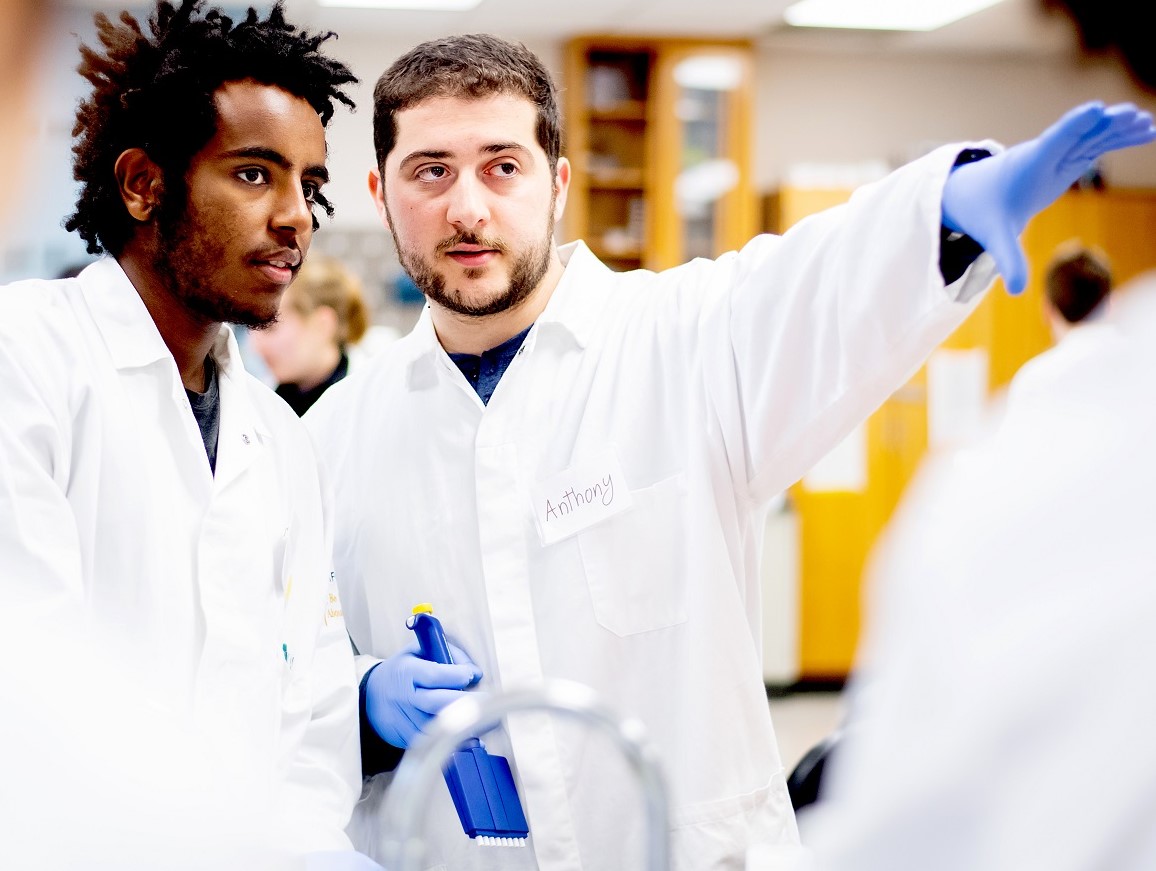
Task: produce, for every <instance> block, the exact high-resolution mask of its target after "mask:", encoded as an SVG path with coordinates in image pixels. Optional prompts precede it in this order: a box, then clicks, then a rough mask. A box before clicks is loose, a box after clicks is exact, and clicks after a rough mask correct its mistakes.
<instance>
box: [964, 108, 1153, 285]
mask: <svg viewBox="0 0 1156 871" xmlns="http://www.w3.org/2000/svg"><path fill="white" fill-rule="evenodd" d="M1153 139H1156V127H1154V126H1153V124H1152V116H1151V115H1150V114H1149V113H1148V112H1141V111H1140V110H1138V109H1137V108H1136V107H1135V106H1133V105H1132V104H1130V103H1122V104H1120V105H1117V106H1111V107H1108V106H1105V105H1104V104H1103V103H1099V102H1095V103H1085V104H1084V105H1083V106H1078V107H1076V108H1075V109H1072V110H1071V111H1070V112H1068V113H1067V114H1066V115H1064V117H1063V118H1061V119H1060V120H1059V121H1057V122H1056V123H1055V124H1053V125H1052V126H1051V127H1049V128H1048V129H1047V130H1045V131H1044V132H1043V133H1041V134H1040V135H1039V136H1038V137H1036V138H1035V139H1031V140H1029V141H1027V142H1021V143H1020V144H1019V145H1015V146H1012V147H1011V148H1009V149H1008V150H1007V151H1004V152H1002V153H1000V154H996V155H993V156H991V157H988V158H984V159H983V160H977V161H975V162H974V163H966V164H963V165H962V166H957V167H956V168H955V169H954V170H952V173H951V175H950V176H948V179H947V183H946V184H945V185H944V188H943V224H944V226H945V227H947V228H948V229H949V230H954V231H955V232H957V233H966V234H967V235H968V236H970V237H971V238H972V239H974V240H975V241H976V242H978V243H979V244H980V245H982V246H983V249H984V250H985V251H986V252H987V253H988V254H990V255H991V256H992V258H993V259H994V260H995V265H996V268H997V269H998V270H999V272H1000V275H1001V276H1003V280H1004V284H1005V285H1006V286H1007V289H1008V291H1009V292H1010V293H1012V294H1017V293H1020V292H1021V291H1022V290H1023V289H1024V286H1025V285H1026V284H1027V274H1028V265H1027V259H1026V258H1025V256H1024V252H1023V249H1022V248H1021V247H1020V244H1019V235H1020V234H1021V233H1022V232H1023V230H1024V227H1025V226H1027V223H1028V221H1029V220H1030V219H1031V218H1032V217H1033V216H1034V215H1036V213H1038V212H1040V211H1041V210H1042V209H1044V208H1045V207H1047V206H1048V205H1050V204H1051V203H1052V202H1054V201H1055V200H1056V199H1057V198H1059V196H1060V194H1062V193H1064V191H1066V190H1067V189H1068V188H1069V187H1071V185H1072V183H1073V182H1075V181H1076V180H1077V179H1079V178H1080V177H1081V176H1082V175H1083V174H1084V173H1086V172H1087V171H1088V170H1089V169H1091V168H1092V165H1093V164H1094V163H1095V161H1096V159H1097V158H1098V157H1100V155H1102V154H1105V153H1107V152H1109V151H1115V150H1116V149H1120V148H1129V147H1131V146H1133V145H1143V144H1144V143H1146V142H1151V141H1153Z"/></svg>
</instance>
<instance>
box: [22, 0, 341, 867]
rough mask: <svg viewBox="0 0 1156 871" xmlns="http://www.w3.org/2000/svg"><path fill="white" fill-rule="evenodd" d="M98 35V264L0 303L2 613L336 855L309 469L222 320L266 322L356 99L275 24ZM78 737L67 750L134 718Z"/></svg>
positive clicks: (325, 619)
mask: <svg viewBox="0 0 1156 871" xmlns="http://www.w3.org/2000/svg"><path fill="white" fill-rule="evenodd" d="M96 20H97V25H98V37H99V43H100V46H99V47H96V48H94V47H89V46H86V47H83V48H82V49H81V53H82V58H83V59H82V63H81V65H80V67H79V71H80V73H81V75H83V76H84V77H85V78H86V79H87V80H88V81H89V82H90V83H91V85H92V91H91V94H90V95H89V96H88V97H87V98H86V99H85V100H84V101H83V102H81V104H80V106H79V109H78V113H77V119H76V125H75V128H74V136H75V147H74V149H73V151H74V155H75V176H76V179H77V181H79V182H80V195H79V199H78V202H77V205H76V211H75V212H74V213H73V214H72V215H71V216H70V217H69V218H68V220H67V223H66V226H67V227H68V228H69V229H71V230H75V231H77V232H78V233H79V234H80V235H81V237H82V238H84V240H85V241H86V242H87V243H88V250H89V251H90V252H91V253H93V254H104V255H105V256H103V257H102V258H101V259H99V260H98V261H97V262H96V263H94V264H93V265H92V266H90V267H88V268H87V269H85V270H84V271H83V272H82V273H81V274H80V275H79V277H77V278H75V279H66V280H59V281H25V282H19V283H15V284H11V285H9V286H7V287H3V288H0V383H2V384H3V385H4V388H3V391H2V392H0V580H2V581H3V584H4V589H5V597H6V608H9V609H15V610H12V611H10V612H9V613H20V614H21V615H22V617H23V619H24V621H25V622H33V625H43V626H45V627H46V628H49V627H51V626H52V625H53V623H54V621H55V617H56V615H58V614H60V615H67V616H68V617H69V618H70V619H71V618H74V617H75V615H76V614H78V613H79V614H81V615H82V616H83V619H84V620H85V621H87V622H88V623H89V624H90V625H94V626H96V627H98V630H99V631H101V632H103V633H104V635H105V637H115V642H116V643H117V644H118V645H119V644H123V645H124V646H125V649H127V650H129V651H132V652H133V654H134V655H135V656H136V657H137V658H138V659H141V660H147V664H148V666H149V667H150V668H151V669H152V671H151V672H150V675H155V676H153V677H152V678H151V679H152V680H155V681H157V683H156V684H155V687H156V688H155V689H154V690H152V691H151V692H149V693H147V695H149V696H150V697H151V696H154V695H160V696H162V697H163V698H164V699H166V700H168V701H169V702H171V703H173V704H175V705H177V708H178V711H177V715H178V721H179V722H182V723H187V724H188V725H189V729H190V732H191V734H194V735H196V736H197V738H198V739H203V740H204V742H205V743H206V745H207V746H208V747H209V748H211V752H212V754H213V757H214V758H215V759H217V760H219V762H220V771H221V773H222V777H224V776H225V772H228V776H229V777H230V778H237V777H240V778H241V781H242V782H243V783H244V785H245V788H246V789H251V790H252V804H253V805H254V806H255V807H260V808H267V809H268V813H269V815H271V816H272V818H273V819H274V820H275V821H276V822H275V828H276V835H275V837H276V839H277V840H276V843H277V844H278V845H279V846H280V847H283V848H284V849H285V850H287V851H289V852H291V853H314V852H317V851H332V850H348V849H349V842H348V839H347V838H346V836H345V834H344V827H345V825H346V823H347V821H348V818H349V814H350V812H351V809H352V807H353V804H354V802H355V800H356V797H357V793H358V790H359V776H358V738H357V686H356V682H355V677H354V669H353V660H352V651H351V649H350V644H349V639H348V637H347V634H346V630H345V624H344V620H343V617H342V611H341V606H340V603H339V600H338V597H337V590H336V586H335V584H334V582H333V574H332V571H331V551H330V541H329V533H328V527H327V513H328V512H327V511H326V510H325V508H324V504H323V498H322V489H321V484H320V480H319V477H318V473H317V465H316V460H315V457H314V455H313V452H312V449H311V447H310V444H309V440H308V436H307V434H306V433H305V431H304V429H303V428H302V427H301V426H300V423H299V421H298V419H297V417H296V415H294V414H293V412H292V411H291V410H290V409H289V407H288V406H286V405H285V404H284V403H283V402H282V401H281V400H279V399H277V398H276V397H275V396H274V395H273V394H272V392H270V391H269V390H267V388H265V387H264V386H263V385H262V384H260V383H259V382H258V381H257V380H256V379H254V378H253V377H251V376H249V375H248V374H247V373H246V372H245V371H244V369H243V367H242V364H241V360H240V357H239V355H238V350H237V344H236V341H235V340H234V337H233V334H232V332H231V330H230V329H229V327H228V326H226V324H229V323H240V324H246V325H249V326H253V327H260V326H261V325H263V324H267V323H270V322H271V321H272V320H273V319H274V318H275V316H276V312H277V309H278V303H279V301H280V298H281V295H282V293H283V292H284V290H285V288H286V287H287V286H288V285H289V283H290V282H292V281H293V279H294V277H295V275H296V273H297V270H298V268H299V267H300V265H301V262H302V259H303V258H304V257H305V254H306V252H307V251H308V248H309V244H310V240H311V237H312V234H313V231H314V230H315V229H316V228H317V220H316V218H315V214H314V213H315V211H316V210H317V209H322V210H324V211H326V212H327V213H328V212H330V211H331V209H330V206H329V204H328V203H327V201H326V199H325V197H324V196H323V195H322V193H321V188H322V186H323V185H324V183H325V182H326V180H327V178H328V174H327V171H326V168H325V161H326V141H325V126H326V124H327V123H328V121H329V119H330V118H331V116H332V114H333V111H334V108H335V104H337V103H343V104H345V105H347V106H350V107H352V102H351V100H350V99H349V97H347V96H346V95H345V94H344V93H343V88H344V87H345V86H347V85H349V84H351V83H353V82H355V81H356V79H355V78H354V76H353V75H352V74H351V73H350V71H349V70H348V69H347V68H346V67H345V66H344V65H343V64H341V63H339V62H337V61H336V60H334V59H332V58H330V57H327V56H326V55H325V54H324V53H323V52H322V50H321V49H322V45H323V43H325V42H326V41H327V40H328V39H329V38H330V36H332V34H328V33H326V34H320V35H311V34H308V33H306V32H304V31H301V30H299V29H298V28H297V27H295V26H294V25H292V24H290V23H289V22H287V21H286V20H285V17H284V15H283V12H282V9H281V5H280V4H277V5H276V6H274V7H273V8H272V10H271V11H270V12H268V14H267V15H266V16H265V17H261V16H259V15H258V13H257V12H256V11H254V10H253V9H250V10H249V11H248V14H247V16H246V17H245V18H244V19H243V20H236V21H235V20H233V19H231V18H230V17H228V16H227V15H225V14H224V13H222V12H221V11H220V10H218V9H215V8H205V7H204V6H203V3H202V2H201V0H183V2H181V3H179V4H177V3H170V2H158V3H157V5H156V7H155V10H154V11H153V13H152V15H151V17H150V19H149V21H148V22H147V26H144V25H142V24H141V23H140V22H138V21H137V20H136V19H134V18H133V17H132V16H131V15H129V14H128V13H127V12H126V13H123V14H122V15H121V16H120V17H119V19H118V20H116V21H113V20H110V19H109V18H108V17H106V16H104V15H98V16H97V19H96ZM35 621H40V622H39V623H37V622H35ZM142 651H143V653H142ZM60 677H61V678H62V680H61V682H60V685H59V687H58V690H59V692H60V693H61V695H62V697H63V698H68V694H69V682H68V680H67V678H68V675H61V676H60ZM146 686H150V687H151V686H154V685H153V684H151V683H150V684H146ZM95 713H96V712H92V711H89V710H82V711H79V712H77V714H78V722H77V724H75V726H76V728H80V729H87V728H101V729H105V728H107V727H108V724H109V723H110V722H112V723H115V721H116V718H117V717H118V715H119V716H130V715H129V714H124V713H122V712H118V710H116V709H111V710H105V711H100V712H99V721H100V722H99V723H94V724H91V725H90V724H89V722H88V720H89V718H90V717H91V716H92V715H93V714H95ZM180 734H184V733H183V732H181V733H180ZM181 745H182V742H181V741H180V740H177V739H176V736H174V746H173V747H172V748H171V752H173V753H180V752H181ZM157 765H158V766H161V767H163V766H164V760H163V759H161V760H157Z"/></svg>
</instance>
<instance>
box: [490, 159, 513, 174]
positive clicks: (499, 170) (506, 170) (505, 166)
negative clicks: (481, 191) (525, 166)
mask: <svg viewBox="0 0 1156 871" xmlns="http://www.w3.org/2000/svg"><path fill="white" fill-rule="evenodd" d="M489 173H490V175H494V176H497V177H498V178H513V177H514V176H516V175H517V174H518V164H516V163H514V162H513V161H511V160H503V161H499V162H498V163H495V164H494V165H493V166H491V167H490V169H489Z"/></svg>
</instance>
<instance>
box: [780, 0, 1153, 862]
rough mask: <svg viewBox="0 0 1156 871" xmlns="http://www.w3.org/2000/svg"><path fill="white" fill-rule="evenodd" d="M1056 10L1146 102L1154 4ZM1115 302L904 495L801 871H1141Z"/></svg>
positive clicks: (1136, 580) (1147, 763)
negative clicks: (1106, 54)
mask: <svg viewBox="0 0 1156 871" xmlns="http://www.w3.org/2000/svg"><path fill="white" fill-rule="evenodd" d="M1051 5H1061V4H1055V3H1053V4H1051ZM1071 5H1072V7H1073V12H1074V20H1076V21H1077V23H1078V24H1079V26H1080V27H1081V28H1089V29H1085V30H1083V31H1082V35H1083V36H1084V41H1085V44H1086V45H1089V46H1091V47H1097V48H1102V47H1105V46H1110V45H1113V44H1115V45H1116V46H1117V47H1118V49H1119V50H1120V56H1121V57H1123V58H1124V59H1125V60H1126V61H1133V62H1134V65H1133V66H1132V67H1131V69H1132V72H1133V73H1134V74H1136V75H1137V76H1139V77H1140V78H1141V79H1142V80H1143V81H1144V82H1145V84H1146V85H1147V86H1148V87H1153V85H1156V68H1154V67H1153V66H1152V63H1151V59H1152V57H1153V56H1152V54H1151V53H1150V51H1149V50H1148V48H1147V47H1145V51H1144V52H1136V51H1135V49H1136V47H1137V45H1136V42H1135V39H1136V38H1140V37H1147V36H1148V35H1150V34H1151V32H1152V30H1151V27H1150V26H1144V25H1145V23H1146V22H1147V23H1149V24H1150V22H1151V20H1152V12H1151V9H1150V7H1143V8H1140V7H1137V6H1132V5H1129V6H1128V7H1125V5H1124V4H1122V3H1107V4H1104V3H1097V4H1096V8H1095V9H1093V8H1091V6H1090V5H1085V4H1084V3H1072V4H1071ZM1117 38H1120V39H1121V40H1122V41H1121V42H1115V40H1116V39H1117ZM1112 296H1113V305H1112V307H1111V308H1110V309H1109V310H1108V311H1107V312H1106V313H1104V314H1103V315H1101V316H1100V317H1099V318H1096V319H1094V320H1093V323H1090V324H1088V325H1086V326H1081V327H1079V330H1080V331H1083V330H1095V331H1098V332H1096V335H1097V336H1100V337H1106V338H1102V340H1101V339H1097V340H1096V341H1095V342H1087V341H1085V337H1087V336H1091V335H1092V334H1091V333H1086V334H1084V335H1083V336H1081V337H1080V339H1079V340H1076V341H1073V340H1075V335H1074V334H1069V336H1068V338H1067V339H1065V340H1063V341H1061V342H1060V344H1059V345H1058V346H1057V347H1056V348H1054V349H1053V350H1051V351H1049V352H1047V353H1045V354H1043V355H1040V357H1038V358H1036V360H1033V361H1031V362H1030V363H1029V365H1027V366H1025V367H1024V369H1023V370H1021V372H1020V373H1019V374H1018V375H1017V377H1016V379H1015V380H1013V382H1012V385H1011V388H1010V389H1009V391H1008V401H1007V404H1006V411H1005V413H1004V415H1003V416H1002V418H1001V419H1000V420H998V421H997V422H995V423H994V424H993V427H992V430H991V431H990V432H989V433H988V434H987V436H986V437H985V438H983V439H981V440H980V441H979V442H978V443H977V444H975V445H973V446H972V447H970V448H968V449H966V450H961V451H958V452H956V453H953V454H948V455H943V456H940V457H938V458H936V459H935V460H933V461H931V462H930V463H929V465H928V466H927V467H925V468H924V469H923V471H922V472H921V474H920V476H919V478H918V479H917V481H916V483H915V484H914V485H913V487H912V489H911V491H910V492H909V493H908V495H907V496H906V497H905V500H904V504H903V505H902V506H901V509H900V511H899V513H898V514H897V516H896V518H895V521H894V522H893V524H892V527H891V528H890V530H889V531H888V536H887V538H886V540H885V541H884V542H883V544H882V546H881V548H880V551H879V553H878V554H877V555H876V560H875V563H874V571H873V587H872V589H871V594H872V598H871V609H870V616H869V621H868V630H867V632H866V635H865V638H864V642H863V647H862V649H861V651H860V662H859V666H858V670H857V674H856V677H855V680H854V681H853V683H852V686H851V688H850V690H849V695H850V699H851V717H850V722H851V723H852V724H853V728H852V729H849V730H848V731H847V733H846V735H847V737H846V739H845V741H844V744H843V746H842V747H841V748H840V753H839V754H838V755H837V756H836V757H835V759H834V760H833V761H832V763H831V766H830V768H829V778H828V781H827V782H826V783H825V792H824V796H823V801H822V802H821V803H820V804H819V805H817V806H816V807H815V809H814V810H813V811H812V812H811V813H809V814H808V815H806V816H804V817H803V818H802V828H803V836H804V841H805V842H806V843H808V844H809V845H810V846H811V848H812V850H813V852H814V854H815V855H814V857H813V858H814V860H815V861H814V866H815V867H819V868H822V869H824V871H835V869H839V871H843V869H846V871H851V869H855V871H865V869H870V871H876V869H878V871H884V869H885V871H906V869H911V871H915V869H919V871H925V869H936V871H957V869H958V871H963V869H969V871H971V869H984V871H1005V869H1006V871H1011V869H1017V871H1018V869H1026V868H1031V869H1037V868H1039V869H1044V868H1046V869H1049V871H1091V869H1109V868H1110V869H1113V871H1141V869H1151V868H1154V867H1156V742H1153V740H1152V734H1151V733H1152V724H1153V722H1156V693H1154V692H1152V690H1151V687H1152V684H1153V682H1154V680H1156V665H1154V663H1156V633H1154V632H1153V631H1152V623H1153V620H1154V619H1156V549H1154V548H1153V546H1152V544H1151V542H1152V530H1153V528H1154V526H1156V507H1154V505H1153V496H1152V494H1153V492H1154V491H1156V454H1154V453H1153V450H1152V446H1153V445H1154V444H1156V274H1149V275H1147V276H1144V277H1141V278H1140V279H1139V280H1137V281H1135V282H1133V284H1132V285H1131V286H1129V287H1125V288H1123V289H1122V290H1121V291H1120V292H1119V293H1118V294H1117V293H1113V295H1112ZM1101 307H1102V304H1101V305H1100V306H1092V307H1091V308H1088V307H1085V314H1086V313H1087V312H1088V311H1097V313H1098V311H1099V309H1100V308H1101ZM1082 319H1083V318H1082V317H1081V318H1077V320H1082ZM1069 320H1071V319H1070V318H1069Z"/></svg>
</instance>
